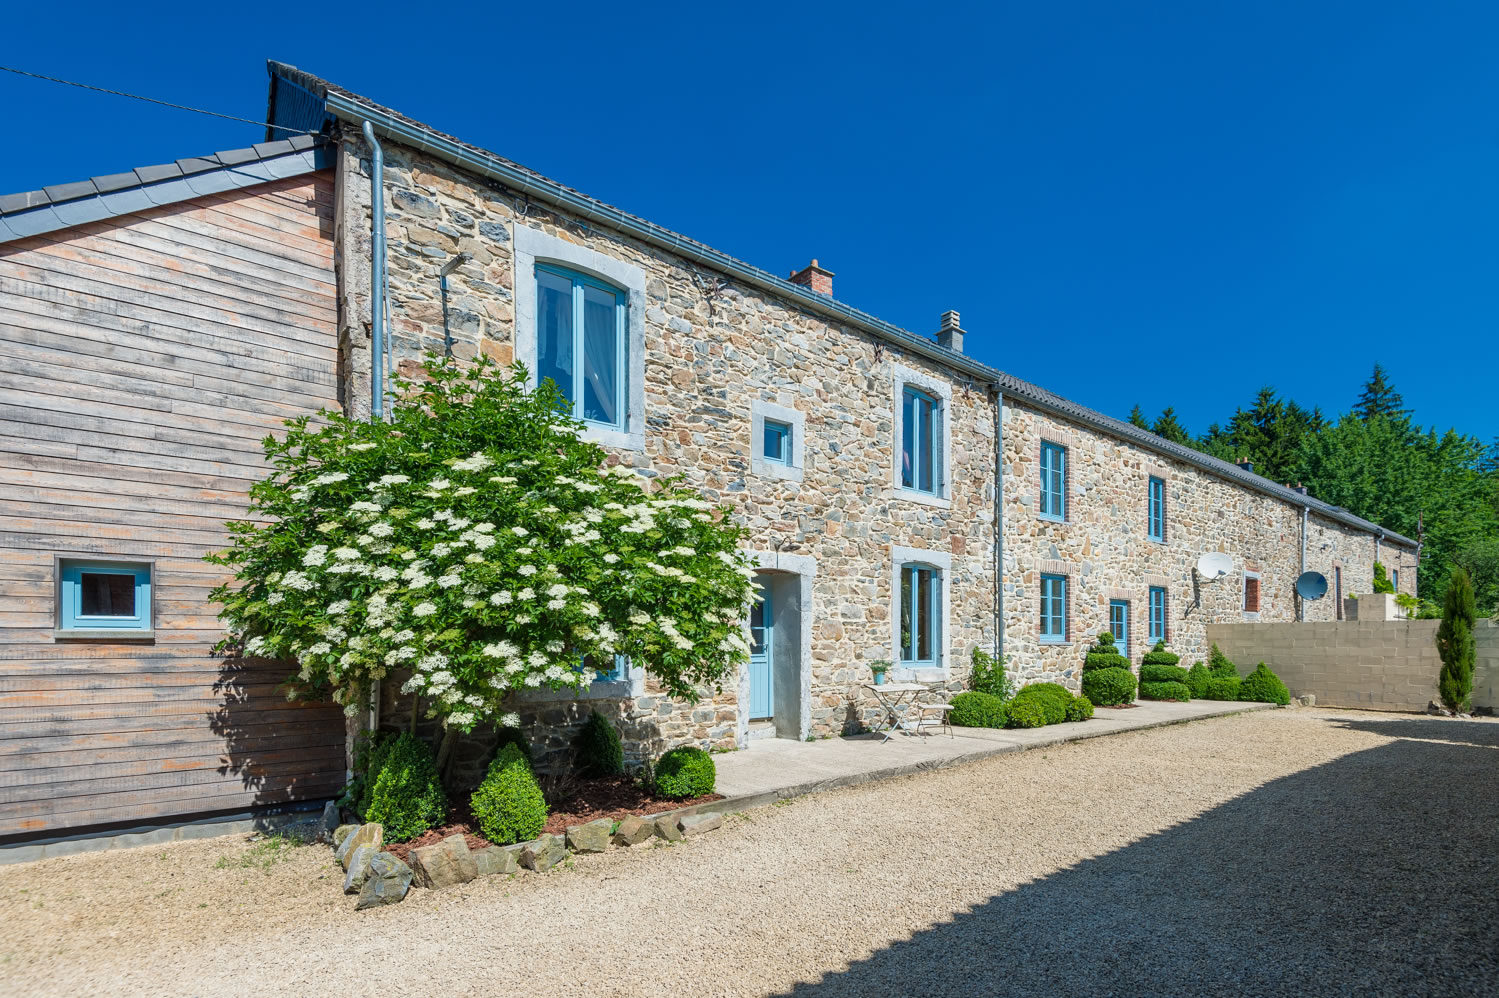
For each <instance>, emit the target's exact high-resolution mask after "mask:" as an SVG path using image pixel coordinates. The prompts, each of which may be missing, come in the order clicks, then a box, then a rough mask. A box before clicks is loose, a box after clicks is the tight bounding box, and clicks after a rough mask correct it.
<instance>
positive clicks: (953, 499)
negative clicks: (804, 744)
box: [0, 62, 1418, 842]
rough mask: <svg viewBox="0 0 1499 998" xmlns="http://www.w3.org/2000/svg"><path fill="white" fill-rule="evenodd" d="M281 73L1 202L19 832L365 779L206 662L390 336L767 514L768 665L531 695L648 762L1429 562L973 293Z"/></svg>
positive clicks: (561, 737) (1187, 647) (1, 446)
mask: <svg viewBox="0 0 1499 998" xmlns="http://www.w3.org/2000/svg"><path fill="white" fill-rule="evenodd" d="M269 70H270V78H271V79H270V100H269V115H270V116H269V118H268V120H269V121H270V122H272V125H273V127H272V128H271V129H270V134H268V135H267V136H266V141H265V142H264V143H262V144H260V145H257V146H255V147H253V148H251V149H242V150H235V151H229V152H221V153H217V154H213V155H210V156H204V157H198V158H192V159H183V160H177V161H176V162H174V163H169V164H166V165H163V166H155V167H147V168H141V169H137V170H135V171H132V172H129V173H124V174H115V175H110V176H101V177H95V178H93V179H92V180H86V181H82V182H78V183H65V184H61V185H58V186H55V187H48V188H46V189H44V190H42V191H33V192H28V193H23V194H17V195H10V196H6V197H0V353H3V355H4V361H3V363H0V389H3V394H0V469H3V474H0V522H3V527H0V683H4V684H5V685H4V687H3V689H4V693H3V696H0V775H3V776H4V777H5V779H4V780H3V781H0V842H4V841H7V840H9V841H17V840H20V839H24V838H26V837H28V836H30V837H35V836H37V835H57V834H61V833H64V832H76V831H79V830H98V829H103V828H119V827H124V826H127V825H132V824H134V825H138V824H140V823H141V822H144V821H165V820H182V819H185V818H189V817H202V816H210V815H225V814H231V813H240V812H244V811H246V810H249V809H254V808H263V807H268V806H277V805H286V804H293V803H297V802H305V801H317V800H323V799H326V798H328V797H330V796H332V795H334V794H336V792H337V791H338V789H339V787H340V786H341V784H342V782H343V779H344V769H345V764H346V758H345V747H346V740H345V731H344V725H343V719H342V716H341V714H339V712H337V711H336V710H334V709H329V708H328V707H325V706H322V705H315V704H289V703H287V702H285V701H284V699H282V698H280V697H279V696H278V695H277V693H276V691H275V684H276V682H277V681H278V679H279V678H280V677H281V676H282V675H283V674H284V673H285V671H286V669H285V665H284V664H283V663H263V662H232V663H226V662H224V661H222V660H221V659H218V658H215V657H213V656H212V655H211V654H210V649H211V647H212V645H213V643H214V641H216V640H217V637H218V630H217V624H216V620H215V616H214V611H213V608H212V607H211V606H209V605H208V604H207V602H206V595H207V592H208V590H209V589H210V588H211V587H212V586H213V585H214V584H215V583H216V582H217V581H218V580H219V574H218V572H217V571H216V570H215V569H214V568H213V566H209V565H206V564H204V563H203V562H202V561H201V560H200V559H201V556H202V555H203V554H204V553H206V552H208V551H211V550H216V549H218V548H220V547H222V546H223V544H224V542H225V533H224V530H223V526H222V523H223V521H224V520H225V519H226V518H233V517H237V516H242V515H243V513H244V510H245V506H246V494H247V492H248V489H249V486H250V485H251V484H252V483H253V482H254V481H255V480H256V479H257V478H259V477H260V476H261V475H262V474H263V473H264V469H263V465H262V463H261V459H260V456H259V444H258V441H259V439H260V437H262V436H264V435H265V434H266V433H267V432H270V431H273V430H274V429H275V428H276V427H277V426H279V424H280V421H281V420H282V419H285V418H288V417H291V416H295V415H299V414H302V413H307V412H312V411H315V410H317V409H319V408H323V407H341V408H342V409H343V410H344V411H346V412H348V413H350V414H353V415H360V416H364V415H368V414H369V413H370V410H371V371H372V368H373V367H374V366H375V365H377V364H378V365H380V367H381V368H382V370H386V371H390V370H400V369H402V368H403V367H404V366H406V365H410V364H412V363H413V362H414V360H415V358H417V357H419V356H420V355H422V354H423V353H426V352H429V351H436V352H448V353H451V354H453V355H456V356H457V357H459V358H470V357H474V356H477V355H479V354H480V353H483V354H486V355H488V356H490V357H493V358H495V359H497V360H500V361H502V362H510V361H520V362H523V363H524V364H525V365H526V367H527V368H528V369H529V370H530V371H531V372H532V373H533V376H541V377H551V378H553V379H554V380H556V381H557V382H558V384H559V385H561V386H562V387H563V388H564V389H565V390H566V391H567V392H568V394H569V396H570V397H571V398H572V399H573V401H574V404H575V405H576V406H577V412H578V415H579V416H580V417H582V418H583V419H584V420H585V421H586V423H587V425H588V431H587V432H588V433H589V434H590V435H591V436H592V437H593V438H594V439H596V440H598V441H599V442H600V443H602V444H603V445H604V446H605V447H606V448H607V449H608V450H609V452H610V453H611V454H612V455H613V456H614V457H615V458H617V459H618V460H619V461H621V462H623V463H625V464H627V465H629V466H631V467H633V468H636V469H638V470H639V472H641V473H642V474H646V475H660V474H680V475H683V476H685V477H686V479H687V481H688V482H689V483H690V484H692V485H693V486H695V487H696V488H698V489H700V490H701V491H702V492H703V493H704V494H705V496H706V497H707V498H709V499H711V500H714V501H718V502H722V503H725V504H728V505H729V506H731V507H732V508H733V509H734V510H735V512H736V514H737V515H738V516H739V517H741V518H742V519H743V521H744V522H745V523H746V524H747V525H748V526H749V527H750V529H751V531H752V538H753V540H752V549H753V554H754V557H755V558H756V559H757V560H758V562H759V565H760V566H761V568H762V573H761V575H760V583H761V588H762V591H763V594H764V596H765V599H764V602H763V604H761V605H760V606H757V607H756V608H755V609H754V610H753V611H752V615H751V619H750V620H748V621H747V622H746V625H747V627H748V628H749V630H750V636H751V639H752V644H753V647H754V655H753V656H752V659H751V662H750V663H749V664H748V666H747V667H746V668H745V669H744V670H742V672H741V674H740V676H739V677H738V681H737V684H730V685H729V686H727V687H726V688H724V689H722V690H717V691H712V690H709V691H705V696H704V698H703V699H702V700H701V701H700V702H698V703H696V704H689V703H682V702H676V701H673V700H671V699H669V698H666V697H664V696H663V695H661V694H660V692H659V690H658V689H657V688H656V687H655V686H654V685H653V683H652V679H651V675H650V670H649V663H622V664H621V665H620V667H619V668H618V669H617V670H616V671H615V673H614V674H612V675H610V676H607V677H604V678H602V679H600V680H599V681H598V682H597V683H595V684H594V687H593V689H592V690H590V691H588V692H587V693H585V694H584V695H583V696H582V697H580V698H573V697H572V696H570V695H569V696H567V698H566V699H561V700H545V699H541V698H536V699H533V700H531V701H529V702H527V703H526V704H525V705H524V709H523V714H524V716H525V717H526V718H527V721H528V724H529V725H531V726H532V727H533V728H534V731H533V732H532V735H533V740H534V741H535V743H536V745H537V747H538V748H540V749H541V750H542V755H543V758H545V757H546V754H547V753H548V752H551V753H559V752H562V751H564V750H565V746H566V745H567V744H568V741H569V737H570V733H571V729H572V727H573V726H574V725H575V724H576V723H577V722H578V721H580V720H581V718H582V717H583V716H584V715H585V714H586V712H587V710H589V709H592V708H595V707H598V708H600V709H603V710H606V711H608V712H610V713H612V714H613V715H614V716H615V718H616V719H617V720H618V722H619V723H620V727H621V731H622V733H623V734H624V736H625V740H626V749H627V752H628V753H630V754H631V756H632V757H633V758H635V759H636V760H640V759H644V758H648V757H651V756H654V755H656V754H658V753H659V752H661V751H663V750H664V749H666V748H669V747H671V746H673V745H677V744H683V743H694V744H699V745H702V746H704V747H719V748H740V749H749V750H751V751H753V746H754V743H755V741H756V740H757V739H758V738H761V737H783V738H797V739H805V738H809V737H820V736H827V735H836V734H839V733H842V732H845V731H847V730H850V729H853V728H856V727H857V726H858V725H859V724H860V723H861V722H862V721H863V720H864V719H865V718H866V716H867V712H868V711H870V709H871V707H872V701H871V700H870V699H869V698H868V696H867V692H866V691H865V690H864V687H863V686H862V684H864V683H866V682H868V681H870V678H871V669H870V666H871V663H874V662H876V661H879V660H887V661H889V662H891V663H892V669H891V676H892V677H894V678H897V679H912V680H916V681H919V682H922V683H926V684H930V685H931V686H933V687H934V688H939V689H950V690H957V689H960V688H962V686H963V684H964V681H965V679H966V676H967V672H968V668H969V662H970V656H971V654H972V652H973V650H974V649H975V648H982V649H984V650H986V651H990V652H996V651H998V652H1002V653H1003V654H1004V655H1006V656H1007V658H1008V661H1009V663H1010V668H1011V669H1012V671H1013V672H1015V673H1016V674H1017V675H1018V676H1019V677H1020V678H1021V679H1022V680H1025V681H1035V680H1042V679H1047V680H1055V681H1058V682H1061V683H1064V684H1066V685H1068V686H1070V687H1073V688H1074V689H1075V688H1076V687H1077V686H1078V680H1079V677H1080V666H1081V661H1082V655H1083V652H1084V650H1085V648H1086V645H1087V643H1088V642H1089V641H1090V640H1091V638H1092V636H1093V635H1095V634H1096V633H1098V632H1099V631H1102V630H1106V629H1107V630H1112V631H1113V632H1114V633H1115V635H1116V636H1117V637H1118V639H1119V643H1120V644H1121V645H1122V646H1123V647H1124V649H1125V650H1126V652H1127V654H1128V655H1129V656H1130V657H1131V658H1132V659H1133V660H1134V661H1135V662H1136V663H1138V661H1139V658H1140V656H1141V654H1142V653H1143V652H1144V651H1145V650H1146V649H1148V648H1149V646H1150V645H1151V644H1152V643H1153V642H1155V641H1156V640H1158V639H1164V640H1165V641H1167V642H1168V643H1169V644H1170V645H1171V646H1172V647H1173V648H1174V650H1176V651H1178V652H1179V653H1180V654H1182V655H1183V656H1184V657H1185V658H1187V659H1188V660H1190V659H1191V658H1194V657H1202V656H1203V655H1204V654H1205V651H1206V649H1205V634H1206V628H1207V626H1208V625H1209V624H1213V623H1229V622H1240V621H1245V620H1261V621H1289V620H1295V619H1305V620H1331V619H1334V618H1335V617H1339V616H1341V614H1342V612H1343V598H1344V597H1345V596H1351V595H1354V594H1359V593H1368V592H1369V591H1370V590H1371V588H1372V573H1373V564H1374V562H1375V561H1376V560H1379V561H1381V562H1383V563H1384V564H1385V565H1386V566H1387V567H1389V568H1390V569H1391V570H1392V572H1393V573H1395V579H1396V581H1397V585H1398V587H1399V589H1400V591H1402V592H1407V593H1412V594H1414V593H1415V592H1416V585H1417V563H1418V551H1417V546H1416V544H1415V542H1414V541H1412V540H1411V539H1409V538H1406V537H1402V536H1399V535H1397V534H1394V533H1392V532H1389V531H1385V530H1383V529H1382V528H1381V527H1379V526H1378V525H1377V524H1374V523H1370V522H1367V521H1365V520H1363V519H1360V518H1359V517H1357V516H1354V515H1353V514H1351V513H1349V512H1348V511H1346V510H1343V509H1340V508H1337V507H1334V506H1330V505H1328V504H1326V503H1324V502H1320V501H1319V500H1317V499H1316V498H1315V497H1314V496H1310V495H1307V494H1306V493H1305V491H1304V490H1297V489H1292V488H1289V487H1286V486H1283V485H1279V484H1277V483H1275V482H1271V481H1269V480H1267V479H1264V478H1262V477H1260V476H1258V475H1255V474H1254V473H1253V471H1252V469H1250V468H1247V467H1240V466H1235V465H1233V464H1227V463H1224V462H1222V461H1219V460H1216V459H1214V458H1211V457H1208V456H1206V455H1203V454H1200V453H1197V452H1195V451H1192V450H1190V449H1188V448H1184V447H1180V446H1177V445H1174V444H1172V443H1169V442H1167V441H1165V440H1163V439H1162V438H1160V437H1157V436H1155V435H1154V434H1151V433H1149V432H1147V431H1144V430H1140V429H1138V428H1136V427H1134V426H1132V425H1130V424H1128V423H1125V422H1122V421H1120V420H1118V419H1114V418H1112V417H1110V416H1107V415H1104V414H1102V413H1098V412H1095V411H1092V410H1090V409H1087V408H1085V407H1082V406H1079V405H1077V404H1075V403H1072V402H1069V401H1067V400H1066V399H1064V398H1061V397H1059V396H1057V395H1054V394H1052V393H1051V392H1049V391H1046V390H1045V389H1043V388H1040V387H1038V386H1036V385H1033V384H1030V383H1028V382H1026V381H1022V380H1020V379H1018V378H1015V377H1013V376H1011V375H1009V374H1006V373H1004V372H1002V371H1000V370H997V369H995V368H993V367H990V366H988V365H986V364H984V363H981V362H979V361H977V360H975V359H973V358H972V357H970V356H969V355H968V354H966V353H965V352H964V339H965V335H966V334H965V331H964V330H963V329H962V327H961V324H960V319H959V314H958V313H957V312H956V311H950V312H946V313H944V314H942V316H941V317H940V319H939V320H938V321H937V322H936V323H934V325H936V326H937V329H936V331H935V333H933V334H931V335H922V334H919V333H913V332H910V331H906V330H903V329H900V328H897V327H895V326H893V325H891V324H889V323H886V322H884V321H882V320H880V319H878V318H876V317H875V316H873V315H870V314H868V313H865V312H863V311H860V310H858V309H857V308H854V307H852V306H850V305H848V304H845V303H843V302H840V301H839V300H838V299H837V298H836V296H835V294H834V289H833V280H834V274H833V273H832V272H831V271H830V270H828V269H827V268H825V267H823V266H821V265H820V264H819V263H818V261H817V260H812V262H811V263H810V264H808V265H806V266H804V267H802V268H801V269H799V270H796V271H795V272H793V273H791V275H790V276H789V277H785V278H782V277H779V276H776V274H773V273H771V272H768V271H765V270H761V269H759V268H758V267H755V266H752V265H750V264H748V263H745V262H743V261H740V260H737V259H734V258H732V257H730V256H727V255H726V254H724V253H721V252H719V251H718V250H715V249H713V248H712V247H709V246H706V245H704V244H702V243H699V242H696V241H694V240H692V239H690V238H688V237H686V236H683V235H680V234H677V233H675V232H671V231H669V230H667V229H664V228H662V227H661V226H658V225H655V224H654V223H652V222H649V221H647V220H645V219H642V218H638V217H636V216H633V215H630V214H628V213H626V212H624V211H622V210H620V209H618V208H614V207H611V206H609V205H606V204H603V203H601V202H599V201H597V200H595V199H593V198H590V197H588V196H587V195H585V194H582V193H580V192H578V191H575V190H572V189H570V188H568V187H566V186H563V185H562V184H560V183H558V182H556V181H554V180H551V179H548V178H546V177H543V176H541V175H539V174H536V173H534V172H532V171H530V170H527V169H525V168H524V167H521V166H519V165H517V164H515V163H513V162H510V161H508V160H506V159H504V158H502V157H500V156H497V155H495V154H494V153H491V152H488V151H486V150H483V149H480V148H478V147H476V146H473V145H470V144H467V143H465V142H463V141H461V140H459V139H456V138H454V137H452V136H449V135H445V134H443V133H441V132H438V131H436V130H435V129H433V128H431V127H429V126H427V125H424V124H421V123H419V122H416V121H413V120H411V119H409V118H406V117H404V116H403V115H401V114H400V113H398V112H396V111H393V110H391V109H389V108H387V107H384V106H382V105H379V104H376V103H374V102H373V101H371V100H369V99H367V98H365V97H361V96H359V95H357V94H354V93H351V92H349V91H347V90H344V89H342V88H340V87H338V86H336V85H335V84H332V83H329V82H328V81H325V80H322V79H319V78H317V77H315V76H312V75H310V74H308V73H305V72H303V71H301V70H298V69H296V68H294V67H291V66H287V65H284V64H281V63H274V62H273V63H270V64H269ZM371 137H372V138H374V139H375V141H376V142H377V143H378V150H377V149H376V147H375V146H373V145H372V144H371V142H370V141H369V139H370V138H371ZM377 159H381V160H383V168H381V169H379V170H376V169H375V168H374V166H373V163H374V162H375V161H376V160H377ZM376 208H378V209H379V211H378V212H377V211H375V210H374V209H376ZM377 218H378V219H380V220H381V221H383V228H382V229H381V234H382V235H383V239H375V238H372V234H373V233H374V232H375V228H374V226H375V224H376V220H377ZM376 275H381V276H380V277H379V278H378V279H377V277H376ZM954 304H958V303H954ZM377 327H378V331H379V333H380V334H381V340H382V341H383V343H384V344H385V349H384V350H382V356H380V357H375V356H374V355H373V353H372V344H373V343H374V342H375V337H374V335H373V334H374V333H375V332H376V331H377ZM977 335H983V333H978V334H977ZM1208 552H1219V553H1222V554H1224V555H1227V556H1228V557H1229V558H1230V559H1231V560H1232V564H1233V571H1232V572H1231V573H1229V574H1228V575H1226V576H1224V577H1222V578H1217V579H1213V580H1209V579H1204V578H1202V577H1200V576H1199V575H1198V573H1197V572H1196V565H1197V563H1198V559H1199V558H1200V557H1201V556H1202V555H1203V554H1205V553H1208ZM1307 570H1314V571H1317V572H1321V573H1323V574H1324V575H1325V576H1326V577H1327V579H1328V580H1329V582H1330V585H1331V587H1332V590H1333V591H1332V592H1331V593H1329V597H1328V598H1326V599H1321V600H1317V601H1302V600H1301V599H1300V598H1299V597H1298V596H1297V595H1296V592H1295V588H1294V585H1295V581H1296V579H1297V577H1298V576H1299V575H1300V574H1301V573H1302V572H1304V571H1307ZM385 685H386V688H385V690H384V695H383V697H382V701H381V703H380V706H379V711H378V714H379V720H380V722H381V723H382V724H386V725H392V726H396V725H401V724H403V723H405V722H404V719H403V717H402V711H403V710H409V705H407V704H404V703H402V702H401V699H400V697H399V695H398V694H397V692H396V690H397V688H398V684H397V683H387V684H385ZM483 750H484V746H483V745H482V744H479V745H476V746H474V747H473V749H472V753H471V754H472V756H473V758H474V759H475V760H477V759H480V758H482V755H483Z"/></svg>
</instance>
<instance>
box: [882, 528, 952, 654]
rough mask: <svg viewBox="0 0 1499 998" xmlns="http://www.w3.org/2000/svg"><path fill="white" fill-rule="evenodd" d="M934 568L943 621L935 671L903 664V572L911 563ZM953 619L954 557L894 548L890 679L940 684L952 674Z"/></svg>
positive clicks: (938, 636) (924, 549)
mask: <svg viewBox="0 0 1499 998" xmlns="http://www.w3.org/2000/svg"><path fill="white" fill-rule="evenodd" d="M913 563H914V564H921V565H930V566H931V567H933V568H935V569H936V570H937V576H938V580H939V582H940V584H941V589H940V592H941V597H940V598H941V600H942V619H941V622H940V623H939V625H938V631H939V633H938V635H937V661H938V662H940V663H941V664H940V665H938V666H937V667H935V668H917V669H913V668H911V667H909V666H902V665H901V664H900V573H901V570H902V569H904V568H905V567H906V566H907V565H910V564H913ZM951 616H952V554H951V552H948V551H934V550H931V549H929V548H907V547H899V546H894V547H891V549H890V662H891V665H890V678H891V679H893V680H895V681H897V682H916V683H940V682H945V681H946V680H947V679H948V678H949V676H950V675H951V672H952V656H951V655H950V654H949V651H948V648H949V635H950V634H951V633H952V629H951V627H950V626H949V625H950V621H951Z"/></svg>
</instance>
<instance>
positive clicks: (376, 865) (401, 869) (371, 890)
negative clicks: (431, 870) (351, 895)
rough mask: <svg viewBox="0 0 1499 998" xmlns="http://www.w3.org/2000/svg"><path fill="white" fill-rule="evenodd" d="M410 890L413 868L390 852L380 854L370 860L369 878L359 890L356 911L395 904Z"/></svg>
mask: <svg viewBox="0 0 1499 998" xmlns="http://www.w3.org/2000/svg"><path fill="white" fill-rule="evenodd" d="M410 889H411V867H409V866H407V865H406V864H405V863H402V862H401V861H400V860H399V859H397V858H396V857H395V856H392V855H391V854H390V853H388V852H382V853H379V854H377V855H376V856H375V858H374V859H372V860H370V870H369V877H368V878H367V879H366V880H365V882H364V886H363V887H361V888H360V889H359V903H358V904H356V905H354V910H355V911H363V910H364V909H365V908H377V907H379V906H380V905H382V904H395V903H396V902H398V901H400V900H401V899H402V898H404V897H405V896H406V892H407V891H409V890H410Z"/></svg>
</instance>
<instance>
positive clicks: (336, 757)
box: [208, 658, 344, 807]
mask: <svg viewBox="0 0 1499 998" xmlns="http://www.w3.org/2000/svg"><path fill="white" fill-rule="evenodd" d="M290 673H291V669H290V667H289V666H287V664H286V663H284V662H271V661H266V660H264V659H240V658H221V659H219V677H218V679H217V680H215V682H214V684H213V693H214V696H215V697H217V698H219V700H220V703H219V705H218V707H217V708H215V709H214V710H213V711H212V712H210V713H209V715H208V723H209V727H210V729H211V730H212V731H213V733H214V734H215V735H217V736H218V737H219V738H220V739H222V740H223V746H224V749H223V755H222V756H221V757H220V764H219V767H218V772H219V774H220V775H221V776H235V777H238V778H239V782H240V785H241V786H242V787H243V788H244V789H245V790H249V791H253V792H254V798H253V800H251V801H249V802H248V803H246V802H244V801H239V802H237V804H238V806H239V807H244V806H250V807H259V806H261V805H267V804H285V803H291V802H295V801H311V800H323V799H326V798H328V797H336V796H337V795H338V794H339V792H340V791H341V790H342V789H343V786H344V715H343V710H342V709H340V708H339V706H338V705H337V704H334V703H326V702H310V701H305V700H287V698H286V685H285V684H286V680H287V679H288V677H289V675H290Z"/></svg>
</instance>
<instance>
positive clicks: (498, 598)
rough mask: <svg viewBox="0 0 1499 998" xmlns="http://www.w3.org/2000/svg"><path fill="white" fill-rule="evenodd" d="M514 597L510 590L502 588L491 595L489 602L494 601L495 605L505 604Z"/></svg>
mask: <svg viewBox="0 0 1499 998" xmlns="http://www.w3.org/2000/svg"><path fill="white" fill-rule="evenodd" d="M512 598H513V597H512V596H511V595H510V592H509V590H506V589H502V590H500V591H499V592H497V593H495V594H494V595H492V596H490V597H489V602H491V603H493V604H494V605H495V606H504V605H505V604H507V603H509V602H510V601H511V599H512Z"/></svg>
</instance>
